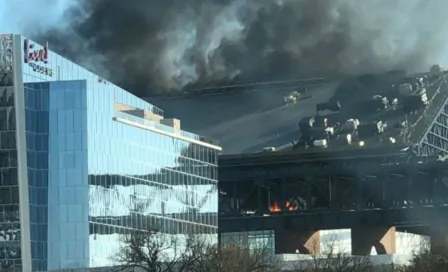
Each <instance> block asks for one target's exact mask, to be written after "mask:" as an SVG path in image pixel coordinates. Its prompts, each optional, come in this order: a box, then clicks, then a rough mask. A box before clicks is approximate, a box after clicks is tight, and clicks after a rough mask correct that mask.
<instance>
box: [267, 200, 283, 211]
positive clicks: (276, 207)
mask: <svg viewBox="0 0 448 272" xmlns="http://www.w3.org/2000/svg"><path fill="white" fill-rule="evenodd" d="M281 210H282V209H281V208H280V205H278V202H277V201H275V202H274V204H273V205H271V206H269V211H271V212H280V211H281Z"/></svg>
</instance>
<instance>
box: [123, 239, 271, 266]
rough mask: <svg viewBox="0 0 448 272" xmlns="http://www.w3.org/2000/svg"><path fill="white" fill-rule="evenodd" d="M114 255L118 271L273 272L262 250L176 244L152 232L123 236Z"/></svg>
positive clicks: (203, 243)
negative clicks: (116, 253)
mask: <svg viewBox="0 0 448 272" xmlns="http://www.w3.org/2000/svg"><path fill="white" fill-rule="evenodd" d="M123 238H124V239H123V246H122V248H121V249H120V251H119V253H118V255H117V256H116V259H115V260H116V261H117V263H118V265H119V268H118V269H116V270H118V271H142V272H145V271H148V272H187V271H188V272H276V271H279V270H278V269H276V266H275V259H274V257H273V256H272V254H268V252H267V251H266V250H265V249H264V248H256V249H249V248H247V247H242V246H240V245H238V244H230V245H224V246H221V247H218V246H217V245H215V244H209V243H208V242H207V241H205V240H204V239H201V238H200V236H189V237H187V239H184V240H182V241H180V240H179V239H177V238H175V237H173V236H170V235H161V234H160V233H157V232H155V231H151V232H134V233H132V234H130V235H126V236H124V237H123Z"/></svg>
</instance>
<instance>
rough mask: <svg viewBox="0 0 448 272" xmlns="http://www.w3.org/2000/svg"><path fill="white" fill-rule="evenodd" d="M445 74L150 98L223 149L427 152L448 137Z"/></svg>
mask: <svg viewBox="0 0 448 272" xmlns="http://www.w3.org/2000/svg"><path fill="white" fill-rule="evenodd" d="M445 81H446V73H445V72H444V71H443V69H442V68H441V67H439V66H437V65H435V66H434V67H432V69H431V71H428V72H426V73H419V74H408V73H407V72H406V71H401V70H400V71H392V72H389V73H384V74H371V75H360V76H351V77H347V78H344V79H343V80H338V81H334V82H328V81H326V80H323V79H312V80H309V81H303V80H302V81H288V82H276V83H275V82H274V83H271V84H254V85H247V86H246V87H245V89H244V90H243V91H240V92H236V91H232V92H231V93H225V91H226V90H227V89H224V90H222V89H214V90H213V91H214V92H212V91H211V90H209V91H208V92H207V93H206V94H203V95H201V96H198V97H191V98H189V97H181V98H163V99H161V98H153V99H152V98H150V101H152V100H156V101H157V102H158V103H159V104H162V105H163V106H164V107H165V108H167V112H168V113H169V114H171V115H174V116H182V117H183V119H184V120H186V121H185V124H184V126H185V127H186V128H188V129H191V130H194V131H199V132H200V133H201V134H203V135H206V136H207V137H209V138H213V139H217V140H219V141H220V144H221V145H222V146H223V152H224V153H225V154H229V153H230V154H232V153H253V152H260V151H263V150H264V151H273V150H279V149H284V148H290V147H291V146H294V147H295V148H298V149H308V148H321V149H322V148H324V149H325V148H333V147H346V148H349V147H350V146H352V147H353V146H364V145H384V144H400V145H401V144H404V145H406V146H409V147H410V148H412V149H413V150H414V151H415V152H416V153H417V154H419V155H425V156H429V155H441V154H445V151H444V150H446V144H447V143H448V140H447V138H448V131H447V129H448V118H447V117H448V115H447V113H448V107H445V102H446V99H447V98H448V92H446V91H444V88H445V85H444V84H445V83H446V82H445ZM231 87H232V86H231ZM232 88H240V89H241V88H242V86H233V87H232ZM232 88H230V87H229V88H228V89H229V90H233V89H232ZM229 90H227V91H229Z"/></svg>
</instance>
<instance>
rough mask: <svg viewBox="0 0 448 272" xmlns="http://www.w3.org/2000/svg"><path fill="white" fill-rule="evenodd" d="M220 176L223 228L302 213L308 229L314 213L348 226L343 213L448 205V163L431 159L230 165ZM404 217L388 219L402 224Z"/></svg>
mask: <svg viewBox="0 0 448 272" xmlns="http://www.w3.org/2000/svg"><path fill="white" fill-rule="evenodd" d="M221 175H222V176H223V177H224V178H223V179H222V180H220V185H219V187H220V190H221V192H222V194H221V196H220V205H219V207H220V226H221V225H222V224H223V225H225V224H227V223H225V222H227V221H228V220H230V221H235V220H236V219H237V218H242V219H244V220H252V219H251V218H258V217H271V216H274V217H275V216H277V217H278V216H286V217H291V216H292V217H294V216H298V217H300V218H302V219H303V220H302V221H301V222H302V223H303V224H304V226H302V227H306V226H305V225H307V224H310V223H309V222H308V223H307V222H305V221H306V220H305V219H306V218H308V217H310V216H311V215H312V216H311V217H313V218H315V217H316V216H317V217H319V220H320V221H319V222H328V226H327V227H328V228H330V227H334V225H335V224H336V223H335V222H333V221H332V220H336V218H339V219H337V224H339V225H340V226H346V225H347V224H349V223H347V222H345V223H344V222H341V220H346V219H344V218H346V217H340V214H341V213H344V214H345V213H347V212H349V213H350V214H351V215H352V216H358V215H361V214H371V211H378V210H380V211H391V210H395V211H398V212H400V211H403V212H405V213H409V212H410V211H412V210H413V209H414V208H422V207H448V186H447V185H448V179H447V178H446V177H447V176H448V165H447V164H446V163H442V162H436V161H431V162H430V160H409V159H407V160H405V159H404V158H400V160H397V158H394V159H387V158H381V159H380V158H375V159H371V158H370V159H368V158H365V159H363V160H362V159H359V158H358V159H347V160H345V161H344V160H337V161H327V162H325V161H324V162H323V161H316V162H302V163H298V162H291V163H282V164H270V165H252V166H250V165H243V166H240V167H237V166H229V167H223V168H221V169H220V176H221ZM292 203H293V205H291V204H292ZM411 214H412V212H411ZM400 218H401V217H400V216H398V217H396V218H393V219H390V220H396V221H394V222H393V223H396V224H397V225H400V224H401V223H400V222H399V221H400V220H402V219H400ZM409 219H410V221H409V222H411V221H412V220H411V218H409ZM244 220H243V221H244ZM263 220H269V219H263ZM304 220H305V221H304ZM307 220H308V219H307ZM310 220H311V219H310ZM313 220H315V219H313ZM237 221H238V222H241V220H239V219H238V220H236V221H235V222H237ZM414 221H415V220H414ZM273 222H275V221H273ZM381 222H382V221H381ZM381 222H380V221H378V222H377V223H378V224H380V223H381ZM412 222H413V221H412ZM383 223H384V222H383ZM239 224H243V223H239ZM244 224H245V223H244ZM297 224H298V223H297ZM316 224H317V223H316ZM319 224H323V223H318V224H317V225H319ZM231 225H232V224H231ZM241 227H242V228H246V227H247V226H243V225H241ZM313 227H317V226H314V225H313ZM232 228H236V225H233V226H232ZM251 230H252V228H251ZM221 231H222V232H225V231H226V230H225V229H221Z"/></svg>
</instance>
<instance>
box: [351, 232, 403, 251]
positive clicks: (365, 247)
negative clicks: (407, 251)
mask: <svg viewBox="0 0 448 272" xmlns="http://www.w3.org/2000/svg"><path fill="white" fill-rule="evenodd" d="M395 242H396V236H395V227H356V228H352V255H370V252H371V251H372V247H375V250H376V253H377V254H378V255H382V254H394V253H395V244H396V243H395Z"/></svg>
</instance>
